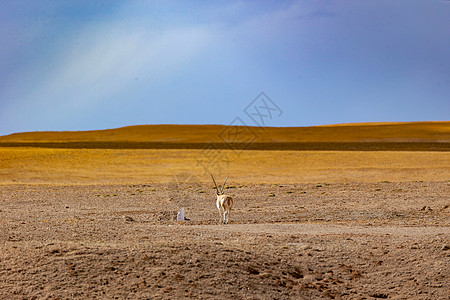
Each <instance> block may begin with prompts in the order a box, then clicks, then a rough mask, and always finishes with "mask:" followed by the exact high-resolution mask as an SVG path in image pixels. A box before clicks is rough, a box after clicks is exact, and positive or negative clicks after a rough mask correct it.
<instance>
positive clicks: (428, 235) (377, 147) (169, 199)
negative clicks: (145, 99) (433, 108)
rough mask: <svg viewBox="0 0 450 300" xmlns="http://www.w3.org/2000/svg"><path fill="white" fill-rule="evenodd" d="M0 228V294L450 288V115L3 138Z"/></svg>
mask: <svg viewBox="0 0 450 300" xmlns="http://www.w3.org/2000/svg"><path fill="white" fill-rule="evenodd" d="M210 174H213V175H214V176H215V177H216V179H217V181H218V183H219V182H220V183H223V181H224V180H225V177H226V176H227V175H229V179H228V181H227V184H226V186H225V189H224V191H225V192H226V193H227V194H229V195H231V196H232V197H233V198H234V199H235V201H234V207H233V210H232V213H231V217H230V220H231V221H230V224H226V225H223V224H219V223H218V213H217V209H216V207H215V191H214V184H213V183H212V181H211V179H210ZM181 208H185V211H186V218H187V220H185V221H182V222H178V221H176V219H175V217H176V214H177V212H178V211H179V209H181ZM0 239H1V241H2V243H1V245H0V298H2V299H94V298H97V299H174V298H198V299H219V298H220V299H449V295H450V122H415V123H374V124H342V125H332V126H316V127H298V128H257V127H230V126H206V125H152V126H132V127H125V128H119V129H112V130H103V131H87V132H31V133H18V134H12V135H9V136H3V137H0Z"/></svg>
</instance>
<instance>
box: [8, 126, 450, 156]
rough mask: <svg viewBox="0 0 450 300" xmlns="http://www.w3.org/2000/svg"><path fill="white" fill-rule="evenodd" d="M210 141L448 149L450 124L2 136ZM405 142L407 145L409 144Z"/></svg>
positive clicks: (35, 140)
mask: <svg viewBox="0 0 450 300" xmlns="http://www.w3.org/2000/svg"><path fill="white" fill-rule="evenodd" d="M209 143H215V144H216V145H217V147H218V148H223V147H222V146H223V145H230V144H233V145H237V147H236V148H241V149H242V148H249V149H255V150H256V149H271V150H275V149H280V150H288V149H289V150H305V149H313V150H323V149H336V150H361V149H359V148H358V147H359V145H358V144H360V143H363V144H365V145H366V146H367V145H368V147H370V148H371V149H372V150H383V149H385V148H386V147H387V146H386V145H387V144H389V147H388V148H386V150H402V149H403V148H405V147H406V148H409V147H412V149H411V150H443V151H448V149H447V148H448V145H449V144H450V122H449V121H445V122H412V123H367V124H364V123H363V124H338V125H326V126H313V127H265V128H261V127H236V126H224V125H139V126H128V127H122V128H117V129H108V130H93V131H65V132H25V133H15V134H11V135H7V136H2V137H0V146H44V147H51V148H193V149H203V148H205V145H207V144H209ZM405 143H407V144H408V145H407V146H405ZM380 144H381V145H382V146H380ZM424 144H426V147H425V148H424ZM330 145H331V146H330ZM380 147H381V148H380ZM378 148H380V149H378ZM406 148H405V149H403V150H406ZM362 150H364V149H362Z"/></svg>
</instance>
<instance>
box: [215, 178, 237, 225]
mask: <svg viewBox="0 0 450 300" xmlns="http://www.w3.org/2000/svg"><path fill="white" fill-rule="evenodd" d="M211 178H212V180H213V182H214V185H215V187H216V195H217V200H216V206H217V209H218V210H219V223H224V224H228V221H229V217H230V213H231V209H232V208H233V198H232V197H231V196H229V195H224V193H223V189H224V187H225V183H226V182H227V180H228V176H227V179H225V182H224V183H223V186H222V189H221V190H219V188H218V187H217V184H216V181H215V180H214V177H213V176H212V175H211Z"/></svg>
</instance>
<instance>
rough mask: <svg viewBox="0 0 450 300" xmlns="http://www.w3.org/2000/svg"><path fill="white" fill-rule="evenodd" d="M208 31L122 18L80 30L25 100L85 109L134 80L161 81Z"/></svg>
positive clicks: (202, 44) (199, 47)
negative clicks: (151, 25)
mask: <svg viewBox="0 0 450 300" xmlns="http://www.w3.org/2000/svg"><path fill="white" fill-rule="evenodd" d="M209 39H210V33H209V32H208V30H206V29H205V28H201V27H180V28H169V29H166V30H163V31H159V32H157V31H152V30H151V29H148V28H147V27H146V26H145V24H142V23H140V25H139V26H130V25H127V24H125V23H124V22H123V21H122V20H115V21H112V22H105V23H102V24H98V25H97V26H94V28H92V26H88V27H85V28H83V30H81V31H80V32H79V33H78V35H76V36H75V37H73V38H71V39H69V40H68V42H67V44H68V46H67V47H66V48H65V49H63V51H62V53H58V54H56V56H57V58H56V59H57V63H56V64H55V65H56V67H55V68H54V69H52V70H50V71H49V72H48V74H46V75H45V76H44V77H43V79H42V80H41V81H40V83H39V88H37V89H35V90H33V91H31V93H30V94H29V95H28V97H27V98H30V99H31V98H34V99H36V100H38V101H42V103H46V104H47V106H49V105H50V106H51V105H52V104H58V106H59V107H58V110H61V105H62V106H63V107H64V109H74V108H83V107H84V106H89V105H92V104H93V103H95V102H98V101H100V102H101V101H105V99H108V98H109V97H112V96H113V95H114V94H116V93H118V92H120V91H121V90H123V89H125V88H127V86H129V84H130V82H132V81H133V80H134V79H135V78H142V77H144V78H146V79H150V80H162V79H164V78H166V77H167V76H171V75H172V74H174V73H176V72H177V71H178V70H179V69H181V68H183V66H185V65H186V64H188V63H189V61H190V60H191V59H192V58H193V57H195V56H196V55H198V54H199V53H200V52H201V51H202V50H203V49H204V47H205V46H206V45H207V43H208V40H209Z"/></svg>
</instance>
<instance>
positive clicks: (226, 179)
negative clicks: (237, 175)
mask: <svg viewBox="0 0 450 300" xmlns="http://www.w3.org/2000/svg"><path fill="white" fill-rule="evenodd" d="M227 180H228V175H227V179H225V182H224V183H223V185H222V190H221V191H220V193H223V188H224V187H225V183H227Z"/></svg>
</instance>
